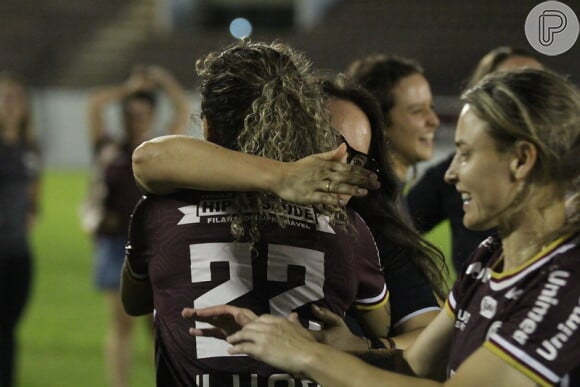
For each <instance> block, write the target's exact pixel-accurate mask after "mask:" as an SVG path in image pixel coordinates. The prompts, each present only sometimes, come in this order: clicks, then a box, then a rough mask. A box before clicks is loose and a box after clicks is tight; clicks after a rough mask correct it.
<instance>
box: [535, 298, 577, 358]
mask: <svg viewBox="0 0 580 387" xmlns="http://www.w3.org/2000/svg"><path fill="white" fill-rule="evenodd" d="M579 325H580V298H579V299H578V306H576V307H575V308H574V309H573V310H572V313H570V315H569V316H568V318H567V319H566V321H565V322H563V323H560V324H558V326H557V328H558V333H556V334H555V335H554V336H552V337H551V338H550V339H549V340H544V341H542V345H541V346H540V347H538V349H536V352H537V353H538V355H540V356H542V357H543V358H544V359H546V360H550V361H553V360H555V359H556V358H557V357H558V353H559V351H560V350H561V349H562V347H563V346H564V344H565V343H566V342H567V341H568V340H569V339H570V337H572V335H573V334H574V332H576V331H577V330H578V326H579Z"/></svg>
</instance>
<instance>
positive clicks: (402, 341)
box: [391, 310, 439, 349]
mask: <svg viewBox="0 0 580 387" xmlns="http://www.w3.org/2000/svg"><path fill="white" fill-rule="evenodd" d="M438 314H439V311H436V310H432V311H429V312H425V313H421V314H420V315H418V316H415V317H413V318H411V319H409V320H407V321H405V322H403V323H401V324H399V325H398V326H397V327H396V328H395V336H392V337H391V339H392V340H393V341H394V342H395V344H396V345H397V348H399V349H405V348H408V347H410V346H411V344H413V343H414V342H415V340H416V339H417V337H419V335H420V334H421V332H422V331H423V329H425V328H426V327H427V326H428V325H429V324H430V323H431V321H433V320H434V319H435V318H436V317H437V315H438Z"/></svg>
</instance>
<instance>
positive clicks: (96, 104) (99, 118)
mask: <svg viewBox="0 0 580 387" xmlns="http://www.w3.org/2000/svg"><path fill="white" fill-rule="evenodd" d="M128 94H129V89H128V88H127V87H126V86H125V85H119V86H107V87H104V88H101V89H99V90H97V91H95V92H93V93H92V94H91V96H90V97H89V102H88V121H89V122H88V123H89V130H90V136H91V140H92V143H93V144H95V143H96V142H97V141H98V140H99V139H100V138H101V137H102V136H103V133H104V130H105V124H104V108H105V106H107V105H108V104H110V103H113V102H117V101H120V100H121V99H122V98H124V97H125V96H127V95H128Z"/></svg>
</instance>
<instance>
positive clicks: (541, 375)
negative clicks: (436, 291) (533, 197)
mask: <svg viewBox="0 0 580 387" xmlns="http://www.w3.org/2000/svg"><path fill="white" fill-rule="evenodd" d="M579 243H580V235H575V236H571V237H567V238H561V239H559V240H558V241H555V242H554V243H552V244H551V245H550V246H548V247H546V248H545V249H543V250H542V251H541V252H540V253H538V254H537V255H536V256H535V257H533V258H532V259H530V260H529V261H527V262H526V263H525V264H523V265H522V266H520V267H518V268H517V269H515V270H511V271H509V272H503V273H499V272H497V271H496V270H497V268H498V267H500V265H501V264H502V262H501V256H502V249H501V244H500V242H499V240H498V239H497V238H488V239H486V240H485V241H484V242H482V244H481V245H480V246H479V248H478V249H477V250H476V251H475V253H474V255H473V256H472V258H471V259H470V261H469V264H467V265H466V266H465V268H466V270H465V271H464V272H463V273H462V274H461V275H460V276H459V278H458V280H457V282H456V284H455V286H454V287H453V290H452V291H451V293H450V295H449V298H448V299H447V303H446V308H447V310H448V312H450V313H451V314H452V316H453V318H454V320H455V328H454V329H455V332H454V341H453V345H452V349H451V353H450V359H449V370H448V371H449V375H450V376H452V375H453V373H454V372H455V371H456V370H457V369H458V368H459V366H460V365H461V363H462V362H463V361H464V360H465V359H467V358H468V357H469V356H470V355H471V354H472V353H473V352H474V351H475V350H476V349H478V348H479V347H480V346H482V345H483V346H484V347H486V348H487V349H489V350H490V351H492V352H493V353H495V354H496V355H498V356H499V357H501V358H502V359H503V360H505V361H506V362H508V363H509V364H510V365H511V366H513V367H514V368H516V369H518V370H519V371H521V372H522V373H524V374H526V375H527V376H529V377H530V378H531V379H533V380H534V381H535V382H537V383H538V384H540V385H542V386H552V385H560V386H578V385H580V329H579V326H580V270H579V269H580V266H579V265H578V264H579V262H580V261H579V259H580V246H579Z"/></svg>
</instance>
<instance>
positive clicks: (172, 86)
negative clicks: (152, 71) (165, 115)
mask: <svg viewBox="0 0 580 387" xmlns="http://www.w3.org/2000/svg"><path fill="white" fill-rule="evenodd" d="M159 84H160V86H161V88H162V89H163V91H164V92H165V94H167V97H168V98H169V101H170V102H171V106H172V107H173V111H174V114H173V119H172V120H171V122H170V124H169V127H168V128H167V133H168V134H183V133H185V131H186V129H187V125H188V123H189V119H190V114H191V110H190V103H189V100H188V98H187V94H186V93H185V90H184V89H183V88H182V87H181V85H180V84H179V83H178V82H177V81H176V80H175V79H174V78H173V77H172V76H170V75H169V74H164V75H163V76H159Z"/></svg>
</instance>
